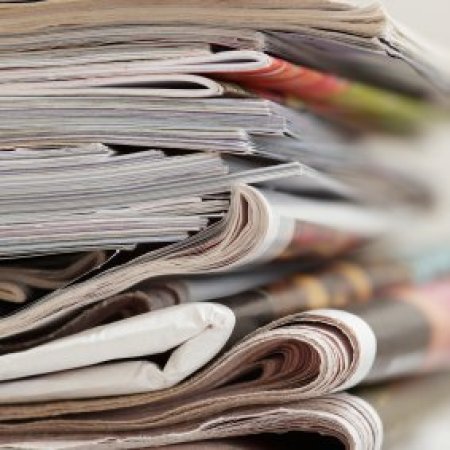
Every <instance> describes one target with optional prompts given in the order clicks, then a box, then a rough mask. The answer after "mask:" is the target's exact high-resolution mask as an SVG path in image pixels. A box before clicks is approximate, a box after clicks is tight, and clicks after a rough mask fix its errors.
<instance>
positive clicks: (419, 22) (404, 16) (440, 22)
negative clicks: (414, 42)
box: [382, 0, 450, 52]
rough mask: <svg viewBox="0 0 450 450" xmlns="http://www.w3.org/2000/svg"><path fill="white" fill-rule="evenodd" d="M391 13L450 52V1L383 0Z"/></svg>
mask: <svg viewBox="0 0 450 450" xmlns="http://www.w3.org/2000/svg"><path fill="white" fill-rule="evenodd" d="M382 2H383V4H384V5H385V6H386V8H387V9H388V10H389V12H390V13H391V14H392V15H393V16H394V17H395V18H396V19H398V20H401V21H402V22H403V23H405V24H406V25H409V27H410V28H413V29H414V30H417V31H418V32H420V33H421V34H422V35H424V36H425V37H427V38H428V39H431V40H433V41H434V42H439V43H440V44H441V46H445V47H446V48H447V49H448V51H449V52H450V0H382Z"/></svg>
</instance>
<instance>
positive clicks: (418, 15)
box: [367, 0, 450, 450]
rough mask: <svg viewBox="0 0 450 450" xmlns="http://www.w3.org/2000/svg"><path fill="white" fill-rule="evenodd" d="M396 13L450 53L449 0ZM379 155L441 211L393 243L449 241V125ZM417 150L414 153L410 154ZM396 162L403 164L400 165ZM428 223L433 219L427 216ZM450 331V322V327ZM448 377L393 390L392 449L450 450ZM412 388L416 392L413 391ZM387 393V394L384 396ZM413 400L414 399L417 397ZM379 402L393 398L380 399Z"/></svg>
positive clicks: (408, 3) (413, 3) (375, 142)
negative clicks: (429, 186) (427, 192)
mask: <svg viewBox="0 0 450 450" xmlns="http://www.w3.org/2000/svg"><path fill="white" fill-rule="evenodd" d="M383 3H384V4H385V6H386V8H387V9H388V11H389V12H390V13H391V15H392V16H393V17H394V18H395V19H397V20H398V21H401V22H402V23H404V24H405V25H407V26H408V27H409V28H410V29H412V30H414V32H415V33H416V32H417V33H420V34H421V35H422V36H423V37H424V38H426V39H427V40H428V41H430V42H432V43H433V44H434V45H439V46H440V47H441V48H442V49H443V50H444V51H445V52H446V54H447V55H450V24H449V18H450V0H427V1H417V0H383ZM367 145H368V148H370V150H371V151H373V152H374V153H379V152H383V153H384V154H385V155H386V156H388V157H390V158H391V159H392V163H393V164H394V165H395V164H402V162H401V159H398V158H406V159H407V160H408V161H409V166H410V169H411V170H414V171H415V172H416V173H418V174H420V175H421V176H422V177H424V178H425V179H427V180H428V181H431V182H432V183H433V185H434V188H435V190H436V192H437V193H438V198H439V206H440V207H439V208H438V211H437V212H436V214H435V217H434V219H435V220H434V221H433V222H432V223H430V224H425V220H424V223H423V224H416V223H412V224H411V228H410V230H409V231H408V232H407V233H406V235H404V236H398V238H397V239H398V240H397V241H396V242H394V243H393V244H394V245H401V246H403V247H404V248H405V249H406V248H407V247H408V246H410V245H412V244H420V241H422V243H423V245H424V246H425V245H427V243H426V242H425V241H430V240H432V241H433V240H434V239H436V238H438V236H440V237H444V238H446V240H447V241H448V242H450V237H449V236H448V235H450V176H449V172H448V167H449V166H450V125H449V124H448V123H440V124H436V125H433V126H430V127H429V129H428V130H427V131H426V132H425V133H424V134H423V135H422V136H419V137H418V138H416V139H411V140H407V141H406V142H405V141H403V142H400V141H397V140H395V139H381V138H376V139H372V140H370V141H368V143H367ZM411 150H412V153H410V152H411ZM395 161H398V163H397V162H395ZM427 219H428V218H427ZM449 327H450V324H449ZM448 376H449V375H447V374H443V375H436V376H435V377H431V378H430V379H426V380H418V381H416V382H412V384H411V386H410V389H407V388H404V392H403V393H402V389H403V388H402V387H401V386H397V387H395V386H393V388H392V390H393V392H395V398H397V399H398V398H401V401H399V400H397V401H398V402H399V405H400V404H401V406H405V408H399V409H398V410H397V414H393V415H392V416H391V417H390V419H389V420H390V423H389V436H387V440H386V443H385V445H386V448H387V449H389V450H444V449H447V448H450V426H449V423H450V393H449V392H448V390H449V386H450V383H449V381H448ZM411 388H412V389H411ZM383 395H386V393H384V394H383ZM413 396H414V397H413ZM378 400H379V404H383V403H388V402H389V399H388V398H386V397H385V398H379V399H378Z"/></svg>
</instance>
